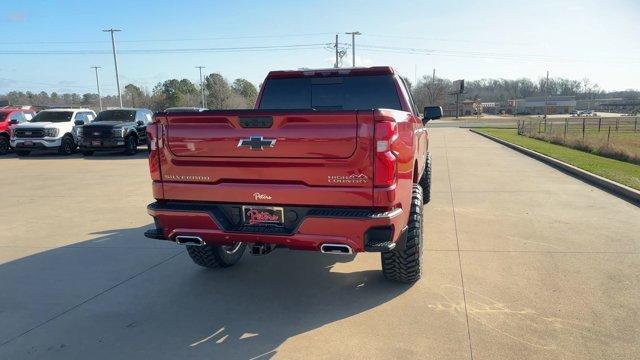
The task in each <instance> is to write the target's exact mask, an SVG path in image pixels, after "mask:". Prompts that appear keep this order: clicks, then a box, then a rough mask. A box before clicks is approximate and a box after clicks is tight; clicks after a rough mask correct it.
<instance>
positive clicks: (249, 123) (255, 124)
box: [239, 116, 273, 129]
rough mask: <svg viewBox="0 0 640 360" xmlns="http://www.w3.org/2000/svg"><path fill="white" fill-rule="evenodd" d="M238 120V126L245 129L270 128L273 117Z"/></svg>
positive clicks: (242, 118)
mask: <svg viewBox="0 0 640 360" xmlns="http://www.w3.org/2000/svg"><path fill="white" fill-rule="evenodd" d="M239 120H240V126H242V127H243V128H245V129H248V128H270V127H271V126H272V125H273V117H271V116H256V117H241V118H240V119H239Z"/></svg>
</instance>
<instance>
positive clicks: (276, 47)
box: [0, 43, 327, 55]
mask: <svg viewBox="0 0 640 360" xmlns="http://www.w3.org/2000/svg"><path fill="white" fill-rule="evenodd" d="M326 44H327V43H315V44H294V45H269V46H239V47H211V48H175V49H172V48H164V49H129V50H122V49H121V50H119V51H118V53H120V54H188V53H200V52H244V51H272V50H305V49H320V48H323V47H324V46H326ZM109 53H111V51H108V50H45V51H42V50H24V51H21V50H18V51H13V50H7V51H2V50H0V55H101V54H109Z"/></svg>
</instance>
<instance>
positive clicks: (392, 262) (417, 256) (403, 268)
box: [381, 184, 422, 284]
mask: <svg viewBox="0 0 640 360" xmlns="http://www.w3.org/2000/svg"><path fill="white" fill-rule="evenodd" d="M406 231H407V233H406V236H405V237H404V239H401V240H399V242H398V244H397V245H396V247H395V248H394V249H393V250H391V251H386V252H383V253H382V254H381V259H382V274H383V275H384V277H386V278H387V279H389V280H392V281H397V282H401V283H407V284H412V283H415V282H416V281H418V280H420V276H421V274H422V189H421V188H420V185H417V184H414V185H413V192H412V194H411V208H410V209H409V222H408V224H407V230H406Z"/></svg>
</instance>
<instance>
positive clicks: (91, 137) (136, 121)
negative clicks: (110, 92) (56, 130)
mask: <svg viewBox="0 0 640 360" xmlns="http://www.w3.org/2000/svg"><path fill="white" fill-rule="evenodd" d="M152 116H153V113H152V112H151V110H148V109H113V110H105V111H101V112H100V113H99V114H98V116H97V117H96V119H95V120H93V122H91V124H84V123H83V122H81V121H80V122H76V125H78V129H77V131H78V139H79V141H78V145H79V146H80V151H81V152H82V154H83V155H85V156H91V155H93V153H94V152H95V151H100V150H117V149H122V151H123V152H124V154H126V155H133V154H135V153H136V152H137V151H138V145H139V144H144V143H146V142H147V133H146V130H147V124H149V123H150V122H151V120H152Z"/></svg>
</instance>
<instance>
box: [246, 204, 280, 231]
mask: <svg viewBox="0 0 640 360" xmlns="http://www.w3.org/2000/svg"><path fill="white" fill-rule="evenodd" d="M242 222H243V224H244V225H248V226H276V227H283V226H284V209H283V208H281V207H277V206H259V205H246V206H243V207H242Z"/></svg>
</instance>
